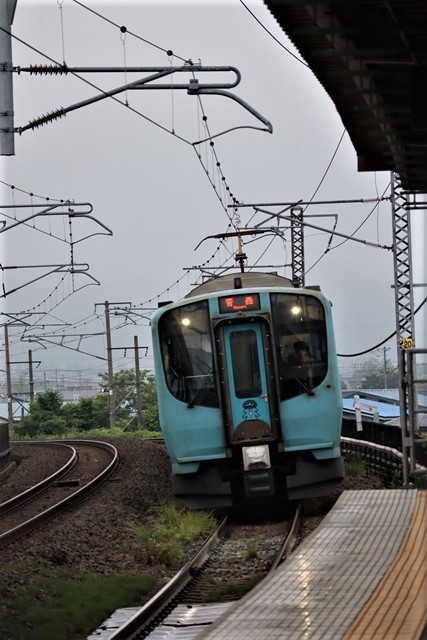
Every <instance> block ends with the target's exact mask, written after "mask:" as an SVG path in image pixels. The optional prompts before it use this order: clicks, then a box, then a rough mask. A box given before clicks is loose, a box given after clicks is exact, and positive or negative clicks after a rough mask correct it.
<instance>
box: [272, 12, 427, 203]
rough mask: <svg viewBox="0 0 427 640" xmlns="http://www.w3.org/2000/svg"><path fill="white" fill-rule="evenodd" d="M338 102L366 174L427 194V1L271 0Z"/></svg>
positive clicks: (332, 97)
mask: <svg viewBox="0 0 427 640" xmlns="http://www.w3.org/2000/svg"><path fill="white" fill-rule="evenodd" d="M265 4H266V5H267V6H268V8H269V9H270V11H271V12H272V14H273V15H274V16H275V18H276V19H277V21H278V22H279V24H280V25H281V27H282V28H283V30H284V31H285V32H286V34H287V35H288V36H289V37H290V39H291V40H292V42H293V43H294V44H295V46H296V47H297V48H298V50H299V51H300V53H301V56H302V57H303V58H304V60H305V61H306V62H307V63H308V64H309V65H310V68H311V69H312V71H313V73H314V74H315V75H316V77H317V79H318V80H319V82H320V83H321V84H322V85H323V87H324V88H325V90H326V91H327V93H328V94H329V96H330V97H331V99H332V100H333V102H334V103H335V105H336V108H337V110H338V113H339V115H340V116H341V119H342V121H343V124H344V126H345V127H346V129H347V132H348V134H349V136H350V138H351V140H352V143H353V145H354V148H355V150H356V153H357V160H358V169H359V171H383V170H390V171H395V172H396V173H398V174H399V175H400V178H401V181H402V186H403V188H404V189H407V190H409V191H418V192H421V193H427V2H426V0H423V1H417V2H415V1H413V0H338V1H336V2H321V1H320V0H312V1H311V2H307V1H304V0H265Z"/></svg>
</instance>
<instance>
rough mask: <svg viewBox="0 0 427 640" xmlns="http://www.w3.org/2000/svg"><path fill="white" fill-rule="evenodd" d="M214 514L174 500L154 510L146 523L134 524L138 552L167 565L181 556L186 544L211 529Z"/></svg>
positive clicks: (180, 558)
mask: <svg viewBox="0 0 427 640" xmlns="http://www.w3.org/2000/svg"><path fill="white" fill-rule="evenodd" d="M215 526H216V521H215V518H214V517H213V516H212V515H211V514H209V513H206V512H205V511H189V510H187V509H184V508H181V507H178V506H177V505H176V504H174V503H171V504H167V505H163V506H161V507H157V508H156V509H154V510H153V512H152V515H151V516H150V517H149V519H148V521H147V523H146V524H145V525H135V526H133V527H132V531H133V533H134V536H135V541H136V547H135V553H136V556H137V557H139V556H143V557H145V558H147V559H148V561H149V562H152V563H153V564H154V563H162V564H165V565H167V566H171V565H173V564H174V563H175V562H177V561H180V560H182V558H183V556H184V551H185V547H186V546H187V545H190V544H192V543H194V542H196V541H197V540H198V539H199V538H201V537H202V536H205V535H207V534H209V533H211V532H212V531H213V530H214V529H215Z"/></svg>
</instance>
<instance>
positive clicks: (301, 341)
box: [271, 293, 328, 400]
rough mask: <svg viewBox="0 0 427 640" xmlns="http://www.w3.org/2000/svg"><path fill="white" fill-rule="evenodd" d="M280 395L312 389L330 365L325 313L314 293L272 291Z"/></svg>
mask: <svg viewBox="0 0 427 640" xmlns="http://www.w3.org/2000/svg"><path fill="white" fill-rule="evenodd" d="M271 311H272V319H273V325H274V335H275V344H276V355H277V367H278V373H279V388H280V399H281V400H286V399H288V398H293V397H295V396H297V395H300V394H303V393H309V394H311V393H313V389H314V388H315V387H316V386H318V385H319V384H320V383H321V382H322V380H323V379H324V378H325V376H326V372H327V367H328V358H327V344H326V327H325V313H324V309H323V305H322V303H321V302H320V301H319V300H318V299H317V298H315V297H314V296H307V295H297V294H285V293H277V294H271Z"/></svg>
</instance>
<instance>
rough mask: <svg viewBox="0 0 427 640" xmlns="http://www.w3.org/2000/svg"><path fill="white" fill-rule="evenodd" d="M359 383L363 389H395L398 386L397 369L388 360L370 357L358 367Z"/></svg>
mask: <svg viewBox="0 0 427 640" xmlns="http://www.w3.org/2000/svg"><path fill="white" fill-rule="evenodd" d="M360 376H361V384H362V387H363V388H365V389H396V388H397V387H398V386H399V371H398V369H397V367H394V366H393V365H392V363H391V362H390V360H386V362H385V364H384V362H383V361H379V360H377V359H376V358H370V359H369V360H368V361H367V362H366V363H365V364H363V365H362V366H361V368H360Z"/></svg>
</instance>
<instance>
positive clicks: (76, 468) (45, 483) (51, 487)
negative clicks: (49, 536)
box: [0, 440, 119, 548]
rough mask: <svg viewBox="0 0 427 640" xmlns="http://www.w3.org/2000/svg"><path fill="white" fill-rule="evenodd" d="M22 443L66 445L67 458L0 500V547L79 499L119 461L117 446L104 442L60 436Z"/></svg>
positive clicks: (103, 479) (45, 445)
mask: <svg viewBox="0 0 427 640" xmlns="http://www.w3.org/2000/svg"><path fill="white" fill-rule="evenodd" d="M20 444H22V443H20ZM25 444H27V445H28V446H33V447H35V446H39V447H40V446H44V447H63V448H66V450H67V451H68V452H69V459H68V461H67V462H66V463H65V464H64V465H63V466H62V467H61V468H60V469H58V470H57V471H56V472H55V473H53V474H51V475H50V476H48V477H47V478H45V479H44V480H42V481H41V482H39V483H37V484H36V485H34V486H32V487H29V488H28V489H27V490H26V491H24V492H22V493H20V494H19V495H17V496H14V497H13V498H11V499H9V500H7V501H6V502H3V503H1V504H0V548H2V547H5V546H6V545H8V544H10V543H12V542H14V541H15V540H17V539H18V538H20V537H21V536H23V535H26V534H28V533H30V532H31V531H33V530H34V529H36V528H38V527H39V526H41V525H42V524H44V523H46V522H47V521H48V520H50V519H51V518H53V517H54V516H57V515H59V514H60V513H62V512H64V511H66V510H67V509H69V508H71V507H72V506H74V505H75V504H77V503H78V502H80V501H81V500H83V499H84V498H85V497H86V496H87V495H88V494H89V493H91V492H92V491H94V490H95V489H97V488H98V487H100V486H101V485H102V484H103V483H104V482H105V481H106V480H107V479H108V478H109V477H110V475H111V474H112V473H113V471H114V470H115V468H116V467H117V464H118V461H119V455H118V452H117V449H116V448H115V447H114V446H112V445H111V444H108V443H106V442H99V441H94V440H62V441H60V442H58V441H52V442H43V443H42V442H28V443H25Z"/></svg>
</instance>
